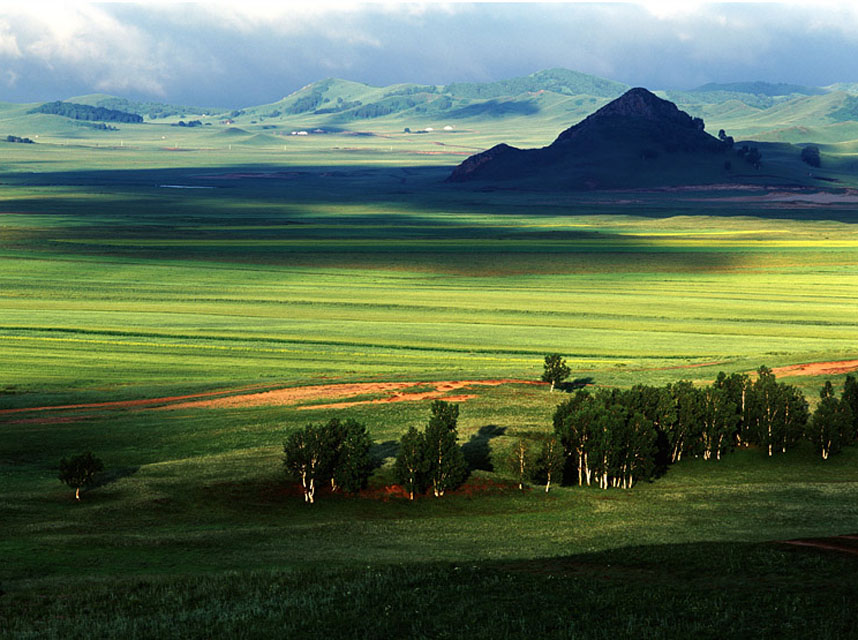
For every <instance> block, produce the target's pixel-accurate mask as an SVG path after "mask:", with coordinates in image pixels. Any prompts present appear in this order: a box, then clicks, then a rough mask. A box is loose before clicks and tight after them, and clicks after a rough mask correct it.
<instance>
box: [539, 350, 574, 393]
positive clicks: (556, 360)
mask: <svg viewBox="0 0 858 640" xmlns="http://www.w3.org/2000/svg"><path fill="white" fill-rule="evenodd" d="M571 373H572V370H571V369H570V368H569V367H568V366H567V365H566V360H565V359H564V358H563V356H561V355H560V354H559V353H551V354H548V355H547V356H545V364H544V367H543V372H542V381H543V382H550V383H551V391H554V387H555V385H557V384H558V383H560V382H563V381H564V380H565V379H566V378H568V377H569V374H571Z"/></svg>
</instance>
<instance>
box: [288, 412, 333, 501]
mask: <svg viewBox="0 0 858 640" xmlns="http://www.w3.org/2000/svg"><path fill="white" fill-rule="evenodd" d="M324 445H325V434H324V433H323V432H322V427H319V426H316V425H313V424H308V425H307V426H306V427H304V428H303V429H301V430H300V431H295V432H293V433H291V434H290V435H289V437H288V438H287V439H286V443H285V444H284V445H283V454H284V456H283V465H284V466H285V467H286V472H287V474H289V475H291V476H292V477H294V478H295V479H297V480H298V481H299V482H300V483H301V490H302V492H303V494H304V502H306V503H307V504H313V503H314V502H315V500H316V484H317V482H318V480H319V479H320V476H321V475H322V472H323V469H324V466H325V460H324V454H325V446H324Z"/></svg>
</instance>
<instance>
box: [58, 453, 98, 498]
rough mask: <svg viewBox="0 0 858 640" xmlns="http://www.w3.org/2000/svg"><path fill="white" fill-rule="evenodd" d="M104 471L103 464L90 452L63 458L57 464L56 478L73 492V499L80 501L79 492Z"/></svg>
mask: <svg viewBox="0 0 858 640" xmlns="http://www.w3.org/2000/svg"><path fill="white" fill-rule="evenodd" d="M103 470H104V463H103V462H102V461H101V460H100V459H99V458H96V457H95V456H94V455H92V451H87V452H86V453H81V454H78V455H76V456H72V457H71V458H68V459H67V458H63V459H62V460H60V464H59V474H58V475H57V478H58V479H59V480H60V482H62V483H64V484H66V485H68V486H69V487H71V488H73V489H74V490H75V499H76V500H80V490H81V489H82V488H83V487H87V486H89V485H90V484H92V482H93V480H94V479H95V476H96V474H97V473H99V472H101V471H103Z"/></svg>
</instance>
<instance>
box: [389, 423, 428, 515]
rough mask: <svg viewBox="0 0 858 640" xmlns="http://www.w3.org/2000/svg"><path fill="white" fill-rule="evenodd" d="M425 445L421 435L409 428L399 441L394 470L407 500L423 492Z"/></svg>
mask: <svg viewBox="0 0 858 640" xmlns="http://www.w3.org/2000/svg"><path fill="white" fill-rule="evenodd" d="M425 452H426V443H425V440H424V438H423V434H422V433H420V432H419V431H418V430H417V429H416V428H415V427H409V429H408V431H406V432H405V433H404V434H403V436H402V439H401V440H400V441H399V451H398V452H397V454H396V462H395V463H394V469H395V471H396V479H397V481H398V482H399V483H400V484H401V485H402V486H403V487H404V488H405V490H406V491H407V492H408V498H409V500H414V494H415V493H420V492H422V491H423V488H424V486H425V485H424V483H425V476H426V456H425Z"/></svg>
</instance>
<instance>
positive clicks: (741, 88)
mask: <svg viewBox="0 0 858 640" xmlns="http://www.w3.org/2000/svg"><path fill="white" fill-rule="evenodd" d="M716 91H726V92H731V93H751V94H754V95H763V96H769V97H776V96H788V95H792V94H800V95H805V96H821V95H824V94H825V93H827V92H826V90H825V89H822V88H820V87H805V86H802V85H798V84H786V83H783V82H777V83H773V82H762V81H757V82H727V83H716V82H710V83H708V84H704V85H702V86H700V87H697V88H696V89H692V92H694V93H712V92H716Z"/></svg>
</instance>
